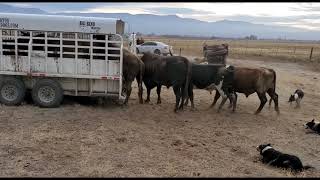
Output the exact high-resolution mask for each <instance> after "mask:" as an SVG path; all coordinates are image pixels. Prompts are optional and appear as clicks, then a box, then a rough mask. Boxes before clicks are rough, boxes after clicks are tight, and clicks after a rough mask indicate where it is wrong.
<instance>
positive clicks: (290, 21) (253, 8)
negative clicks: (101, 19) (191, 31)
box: [7, 3, 320, 30]
mask: <svg viewBox="0 0 320 180" xmlns="http://www.w3.org/2000/svg"><path fill="white" fill-rule="evenodd" d="M7 4H10V5H14V6H19V7H32V8H39V9H42V10H44V11H47V12H49V13H61V12H83V13H130V14H156V15H177V16H179V17H182V18H193V19H197V20H201V21H208V22H212V21H218V20H223V19H228V20H235V21H247V22H252V23H258V24H268V25H280V26H281V25H282V26H291V27H299V28H304V29H309V30H320V3H7Z"/></svg>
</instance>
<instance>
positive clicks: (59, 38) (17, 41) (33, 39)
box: [0, 13, 125, 107]
mask: <svg viewBox="0 0 320 180" xmlns="http://www.w3.org/2000/svg"><path fill="white" fill-rule="evenodd" d="M123 33H124V22H123V21H122V20H119V19H113V18H96V17H80V16H57V15H33V14H15V13H0V102H1V103H3V104H6V105H18V104H20V103H21V102H22V101H23V99H24V96H25V92H26V91H31V95H32V99H33V101H34V102H35V103H36V104H37V105H39V106H41V107H58V106H59V105H60V103H61V101H62V99H63V96H64V95H71V96H102V97H114V98H116V99H118V100H120V101H123V100H124V99H125V95H124V94H122V64H123V63H122V60H123V59H122V58H123V56H122V48H123V38H122V35H123Z"/></svg>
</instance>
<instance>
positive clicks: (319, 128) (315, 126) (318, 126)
mask: <svg viewBox="0 0 320 180" xmlns="http://www.w3.org/2000/svg"><path fill="white" fill-rule="evenodd" d="M304 127H305V128H306V129H311V130H313V131H315V132H316V133H318V134H320V122H316V121H315V120H314V119H312V121H310V122H307V123H306V124H305V125H304Z"/></svg>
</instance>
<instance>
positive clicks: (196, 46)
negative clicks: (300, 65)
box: [145, 37, 320, 63]
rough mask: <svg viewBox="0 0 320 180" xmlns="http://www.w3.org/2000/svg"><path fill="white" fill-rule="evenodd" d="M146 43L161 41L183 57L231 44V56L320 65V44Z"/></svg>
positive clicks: (214, 41) (281, 42)
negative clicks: (216, 45) (209, 47)
mask: <svg viewBox="0 0 320 180" xmlns="http://www.w3.org/2000/svg"><path fill="white" fill-rule="evenodd" d="M145 40H146V41H161V42H163V43H166V44H168V45H170V46H173V51H174V54H177V55H182V56H201V57H202V56H203V51H202V46H203V43H204V42H205V43H206V44H208V45H214V44H223V43H228V44H229V56H230V57H238V56H261V57H273V58H279V59H288V60H294V61H312V62H319V63H320V44H319V43H310V42H288V41H287V42H283V41H267V40H207V41H204V40H187V39H174V38H159V37H156V38H153V37H146V38H145Z"/></svg>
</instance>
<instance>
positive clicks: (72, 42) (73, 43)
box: [62, 41, 75, 46]
mask: <svg viewBox="0 0 320 180" xmlns="http://www.w3.org/2000/svg"><path fill="white" fill-rule="evenodd" d="M62 44H63V45H73V46H74V45H75V42H74V41H63V42H62Z"/></svg>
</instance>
